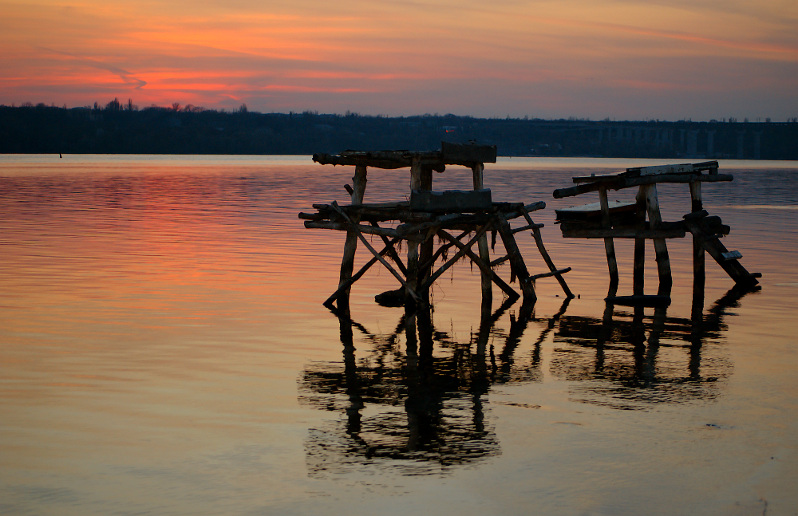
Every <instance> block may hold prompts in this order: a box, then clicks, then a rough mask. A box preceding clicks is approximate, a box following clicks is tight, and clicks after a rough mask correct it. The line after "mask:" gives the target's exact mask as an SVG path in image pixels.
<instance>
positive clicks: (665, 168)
mask: <svg viewBox="0 0 798 516" xmlns="http://www.w3.org/2000/svg"><path fill="white" fill-rule="evenodd" d="M713 169H714V170H715V171H717V169H718V162H717V161H705V162H702V163H681V164H678V165H655V166H652V167H633V168H627V169H626V172H627V173H629V174H636V175H641V176H652V175H663V174H697V173H700V172H701V171H702V170H710V171H712V170H713Z"/></svg>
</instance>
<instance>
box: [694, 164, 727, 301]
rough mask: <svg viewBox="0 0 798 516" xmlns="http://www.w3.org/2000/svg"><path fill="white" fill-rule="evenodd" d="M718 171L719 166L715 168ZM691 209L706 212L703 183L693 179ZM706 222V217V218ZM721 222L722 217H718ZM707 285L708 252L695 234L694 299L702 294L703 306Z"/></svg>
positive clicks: (695, 211) (696, 211)
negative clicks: (702, 192) (702, 193)
mask: <svg viewBox="0 0 798 516" xmlns="http://www.w3.org/2000/svg"><path fill="white" fill-rule="evenodd" d="M716 165H717V163H716ZM715 173H717V168H716V169H715ZM690 211H691V213H704V214H706V213H707V212H706V211H704V205H703V199H702V198H701V183H700V182H698V181H693V182H691V183H690ZM705 222H706V219H705ZM718 224H720V218H718ZM705 287H706V253H705V252H704V244H703V242H702V241H701V238H700V237H698V236H696V235H693V299H695V300H696V303H697V302H698V299H699V297H698V296H700V299H701V304H702V307H703V291H704V289H705Z"/></svg>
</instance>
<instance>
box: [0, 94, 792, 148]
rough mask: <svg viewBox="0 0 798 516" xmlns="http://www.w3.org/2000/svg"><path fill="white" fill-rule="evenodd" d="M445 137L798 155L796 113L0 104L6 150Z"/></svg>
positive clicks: (367, 143) (528, 144)
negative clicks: (716, 115)
mask: <svg viewBox="0 0 798 516" xmlns="http://www.w3.org/2000/svg"><path fill="white" fill-rule="evenodd" d="M442 140H445V141H452V142H467V141H469V140H476V141H479V142H480V143H484V144H494V145H496V146H497V147H498V150H499V154H501V155H509V156H595V157H632V158H681V157H684V158H685V159H687V158H707V159H714V158H746V159H758V158H762V159H798V146H796V145H795V141H798V120H793V121H792V122H781V123H779V122H768V121H766V122H764V123H759V122H754V123H751V122H737V121H731V120H726V121H712V122H692V121H678V122H663V121H642V122H631V121H630V122H614V121H609V120H602V121H589V120H577V119H573V120H540V119H528V118H524V119H514V118H489V119H488V118H473V117H466V116H455V115H451V114H448V115H437V114H436V115H421V116H408V117H386V116H364V115H359V114H357V113H352V112H348V113H346V114H345V115H335V114H320V113H318V112H315V111H305V112H303V113H296V112H290V113H257V112H253V111H249V110H248V109H247V106H246V104H242V105H241V106H240V107H239V108H238V109H237V110H235V111H232V112H223V111H222V112H220V111H215V110H209V109H203V108H201V107H199V106H194V105H192V104H187V105H185V106H181V104H180V103H178V102H175V103H173V104H172V105H171V107H157V106H152V107H148V108H144V109H138V107H137V106H135V105H134V104H133V101H132V99H128V100H127V103H125V104H123V103H121V102H120V101H119V99H117V98H115V99H113V100H112V101H110V102H109V103H108V104H106V105H105V106H104V107H101V106H100V105H99V104H98V103H96V102H95V103H94V106H93V107H84V108H72V109H66V108H61V107H55V106H46V105H45V104H41V103H40V104H38V105H36V106H34V105H33V104H31V103H25V104H23V105H21V106H20V107H8V106H0V153H73V154H83V153H112V154H113V153H125V154H312V153H314V152H340V151H342V150H346V149H359V150H383V149H413V150H434V149H438V148H440V142H441V141H442Z"/></svg>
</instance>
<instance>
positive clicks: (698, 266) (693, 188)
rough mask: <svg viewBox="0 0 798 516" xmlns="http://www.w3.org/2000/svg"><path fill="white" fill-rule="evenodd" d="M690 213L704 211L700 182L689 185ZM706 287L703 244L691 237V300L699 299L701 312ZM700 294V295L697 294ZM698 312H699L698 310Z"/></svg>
mask: <svg viewBox="0 0 798 516" xmlns="http://www.w3.org/2000/svg"><path fill="white" fill-rule="evenodd" d="M690 201H691V203H690V204H691V206H690V212H691V213H695V212H697V211H701V210H703V209H704V203H703V200H702V199H701V182H700V181H693V182H691V183H690ZM705 285H706V254H705V253H704V244H703V242H702V241H701V238H700V237H699V236H698V235H693V299H694V300H697V299H700V300H701V303H702V307H701V310H703V300H704V294H703V292H704V286H705ZM699 292H700V294H699ZM699 311H700V310H699Z"/></svg>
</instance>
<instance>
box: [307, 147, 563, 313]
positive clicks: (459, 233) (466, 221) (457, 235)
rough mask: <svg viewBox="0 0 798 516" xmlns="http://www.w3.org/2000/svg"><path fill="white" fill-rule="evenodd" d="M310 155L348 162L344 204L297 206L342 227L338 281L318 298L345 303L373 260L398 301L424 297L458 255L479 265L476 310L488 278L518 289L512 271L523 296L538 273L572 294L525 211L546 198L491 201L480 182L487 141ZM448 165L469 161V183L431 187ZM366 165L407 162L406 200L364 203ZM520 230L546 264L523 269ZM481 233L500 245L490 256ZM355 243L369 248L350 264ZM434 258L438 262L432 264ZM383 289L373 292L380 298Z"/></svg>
mask: <svg viewBox="0 0 798 516" xmlns="http://www.w3.org/2000/svg"><path fill="white" fill-rule="evenodd" d="M313 161H315V162H317V163H320V164H322V165H344V166H353V167H354V169H355V173H354V177H353V178H352V185H351V186H350V185H346V186H345V188H346V190H347V192H348V193H349V196H350V200H351V204H348V205H339V204H338V203H337V202H335V201H333V202H331V203H329V204H314V205H313V208H315V209H316V211H315V212H313V213H300V214H299V217H300V218H301V219H305V227H308V228H322V229H333V230H339V231H346V242H345V244H344V252H343V258H342V260H341V272H340V279H339V283H338V288H337V289H336V291H335V292H333V294H332V295H331V296H330V297H329V298H327V300H326V301H325V302H324V304H325V305H326V306H328V307H331V306H333V303H337V304H338V306H339V308H340V307H341V304H342V303H344V302H346V303H348V298H349V292H350V289H351V286H352V285H353V284H354V283H355V282H356V281H357V280H358V279H360V278H361V277H362V276H363V275H364V274H365V273H366V271H368V269H369V268H371V266H373V265H374V264H376V263H377V262H379V263H380V264H381V265H382V266H384V267H385V268H386V269H387V270H388V271H389V272H390V273H391V275H393V277H394V278H396V280H397V282H398V283H399V284H400V285H401V286H400V288H399V289H397V290H396V291H392V292H393V294H395V295H396V296H398V297H399V298H400V300H401V302H403V303H404V304H413V303H416V304H418V303H420V304H428V303H429V291H430V288H431V287H432V285H433V284H434V282H435V281H436V280H437V279H438V278H439V277H440V276H441V275H442V274H443V273H444V272H446V271H447V270H448V269H449V268H450V267H451V266H452V265H453V264H454V263H455V262H457V261H458V260H460V259H464V258H467V259H469V260H471V261H472V262H473V263H474V264H475V265H476V266H477V267H479V269H480V272H481V277H482V283H481V285H482V288H481V290H482V302H483V310H485V309H487V310H488V311H489V310H490V303H491V299H492V285H493V284H495V285H496V286H498V287H499V288H500V289H501V290H502V291H503V292H504V293H505V294H506V296H507V297H508V298H511V299H517V298H518V297H520V294H518V292H516V290H515V289H513V287H511V286H510V283H513V282H514V281H515V280H516V279H517V280H518V284H519V287H520V290H521V293H522V294H523V297H524V300H525V301H534V300H535V299H536V297H537V296H536V293H535V282H536V280H538V279H540V278H544V277H554V278H556V279H557V281H558V282H559V283H560V286H561V288H562V290H563V292H564V293H565V295H566V296H567V297H569V298H571V297H573V294H572V293H571V291H570V289H569V288H568V285H567V283H566V282H565V280H564V278H563V274H565V273H566V272H568V271H569V270H570V268H566V269H557V267H555V265H554V262H553V261H552V259H551V257H550V256H549V254H548V252H547V251H546V248H545V246H544V245H543V240H542V237H541V233H540V228H541V227H543V225H542V224H536V223H535V222H534V221H533V220H532V217H531V213H532V212H534V211H536V210H540V209H543V208H545V206H546V203H544V202H542V201H538V202H534V203H529V204H526V203H522V202H494V201H493V200H492V198H491V192H490V190H488V189H485V188H484V184H483V183H484V182H483V171H484V168H485V163H495V162H496V147H495V146H484V145H474V144H468V145H459V144H450V143H445V142H444V143H443V144H442V145H441V150H440V151H379V152H363V151H346V152H342V153H340V154H335V155H330V154H315V155H314V156H313ZM450 165H457V166H463V167H467V168H469V169H471V171H472V175H473V190H467V191H434V190H433V189H432V179H433V174H432V172H433V171H434V172H439V173H441V172H444V171H445V170H446V167H447V166H450ZM369 168H380V169H409V171H410V200H409V201H399V202H391V203H379V204H368V203H364V202H363V199H364V194H365V191H366V182H367V172H368V169H369ZM516 219H522V220H523V225H521V226H520V227H516V228H513V227H512V226H511V221H514V220H516ZM524 231H530V232H531V234H532V237H533V238H534V240H535V243H536V246H537V249H538V251H539V252H540V254H541V255H542V257H543V259H544V261H545V263H546V265H547V266H548V269H549V270H548V271H547V272H543V273H540V274H530V272H529V270H528V269H527V266H526V263H525V262H524V259H523V257H522V256H521V252H520V251H519V249H518V245H517V243H516V240H515V235H516V234H518V233H520V232H524ZM488 234H492V236H493V238H492V241H493V243H494V246H495V243H496V235H497V234H498V235H499V236H500V238H501V243H502V245H503V247H504V251H503V252H502V253H501V256H498V257H496V258H494V259H491V246H489V243H488ZM366 235H368V236H370V238H371V241H370V239H369V238H366ZM436 237H437V239H436ZM374 239H377V240H378V241H379V242H380V243H381V245H382V249H381V250H377V248H375V247H374V246H373V245H372V241H373V240H374ZM436 240H437V242H436ZM358 243H361V244H362V245H363V246H364V247H365V248H366V249H367V250H368V251H369V252H370V253H371V254H372V258H371V259H370V260H369V261H368V262H367V263H366V264H365V265H363V266H362V267H361V268H360V270H358V271H357V272H355V271H354V258H355V252H356V250H357V247H358ZM400 244H403V245H404V246H405V247H406V248H407V257H406V260H404V261H403V260H402V259H401V258H400V256H399V253H398V251H397V248H398V247H399V245H400ZM436 245H437V247H436ZM474 246H476V248H477V249H476V251H475V250H474V249H473V248H474ZM494 248H495V247H494ZM450 250H453V251H454V254H453V255H452V256H449V251H450ZM439 260H440V262H441V263H440V264H439V265H438V266H437V268H435V265H436V263H437V262H438V261H439ZM505 262H506V263H508V264H509V266H510V273H511V275H510V280H509V282H508V281H505V280H504V279H502V277H501V276H500V275H499V274H498V273H497V272H496V268H497V267H498V266H499V265H500V264H503V263H505ZM387 294H388V293H385V295H383V296H381V297H380V296H378V298H379V299H386V297H388V296H387ZM397 304H399V303H397Z"/></svg>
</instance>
